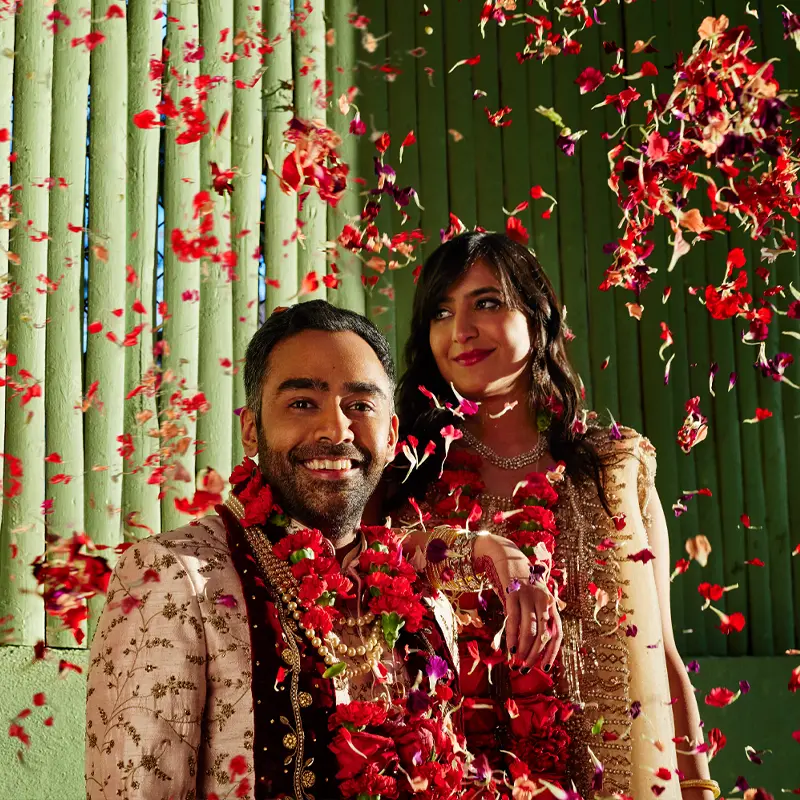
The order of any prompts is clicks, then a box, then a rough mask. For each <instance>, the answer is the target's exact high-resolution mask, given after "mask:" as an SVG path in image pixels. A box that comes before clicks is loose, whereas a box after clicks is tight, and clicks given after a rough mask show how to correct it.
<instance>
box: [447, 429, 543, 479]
mask: <svg viewBox="0 0 800 800" xmlns="http://www.w3.org/2000/svg"><path fill="white" fill-rule="evenodd" d="M461 432H462V434H463V435H462V437H461V441H462V442H463V443H464V444H465V445H467V447H471V448H472V449H473V450H474V451H475V452H476V453H479V454H480V455H482V456H483V457H484V458H485V459H486V460H487V461H488V462H489V463H490V464H493V465H494V466H495V467H498V468H499V469H508V470H516V469H522V468H523V467H527V466H529V465H530V464H535V463H536V462H537V461H539V459H541V458H542V456H544V454H545V453H546V452H547V436H545V434H544V433H543V432H541V431H540V432H539V439H538V441H537V442H536V446H535V447H534V448H533V449H532V450H528V452H527V453H520V454H519V455H516V456H511V458H505V457H504V456H499V455H497V453H495V451H494V450H492V448H491V447H489V445H487V444H484V443H483V442H482V441H481V440H480V439H477V438H476V437H475V436H473V435H472V434H471V433H470V432H469V431H468V430H465V429H464V428H462V429H461Z"/></svg>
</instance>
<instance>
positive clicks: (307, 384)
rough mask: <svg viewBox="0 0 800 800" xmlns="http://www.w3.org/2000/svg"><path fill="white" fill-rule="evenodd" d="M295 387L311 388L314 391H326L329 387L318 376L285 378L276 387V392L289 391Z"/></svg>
mask: <svg viewBox="0 0 800 800" xmlns="http://www.w3.org/2000/svg"><path fill="white" fill-rule="evenodd" d="M296 389H311V390H312V391H315V392H327V391H328V390H329V389H330V386H328V384H327V382H326V381H321V380H320V379H319V378H287V379H286V380H285V381H284V382H283V383H282V384H281V385H280V386H279V387H278V389H277V391H276V394H281V393H282V392H291V391H294V390H296Z"/></svg>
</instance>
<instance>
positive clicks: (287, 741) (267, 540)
mask: <svg viewBox="0 0 800 800" xmlns="http://www.w3.org/2000/svg"><path fill="white" fill-rule="evenodd" d="M244 379H245V389H246V396H247V407H246V408H245V409H244V410H243V411H242V415H241V428H242V442H243V444H244V449H245V452H246V453H247V455H248V456H256V455H257V456H258V464H259V469H260V471H261V475H262V476H263V480H264V481H265V482H266V483H268V484H269V486H270V487H271V491H272V493H273V494H272V500H274V502H275V503H277V504H278V505H279V506H280V508H281V509H282V510H283V524H286V522H287V520H288V530H289V531H300V530H302V529H307V528H317V529H319V530H320V531H321V532H322V533H323V535H324V536H325V537H326V539H327V541H328V542H329V543H330V544H329V545H328V547H329V550H330V553H331V554H333V553H334V552H335V556H336V558H337V559H338V561H339V562H340V563H347V562H348V561H350V562H351V561H352V559H353V556H354V554H357V552H358V550H359V546H360V539H361V537H360V535H357V534H358V526H359V521H360V519H361V514H362V511H363V509H364V505H365V504H366V502H367V500H368V499H369V497H370V495H371V494H372V492H373V490H374V489H375V487H376V485H377V483H378V481H379V479H380V476H381V473H382V471H383V469H384V467H385V466H386V464H387V463H388V462H389V461H390V460H391V459H392V457H393V455H394V450H395V445H396V443H397V417H396V416H395V415H394V411H393V400H392V397H393V391H394V374H393V365H392V361H391V356H390V353H389V348H388V344H387V342H386V340H385V339H384V338H383V337H382V336H381V335H380V333H379V332H378V331H377V330H376V329H375V327H374V326H373V325H372V324H371V323H370V322H368V321H367V320H366V319H364V318H363V317H361V316H359V315H357V314H354V313H352V312H349V311H343V310H339V309H336V308H334V307H333V306H330V305H328V304H327V303H325V302H323V301H314V302H310V303H305V304H302V305H298V306H295V307H293V308H290V309H287V310H284V311H281V312H280V313H276V314H274V315H273V316H272V317H270V319H269V320H268V321H267V322H266V323H265V324H264V325H263V326H262V328H261V329H260V330H259V331H258V333H256V335H255V336H254V337H253V339H252V341H251V342H250V345H249V347H248V350H247V355H246V363H245V369H244ZM256 474H257V473H256V472H253V475H254V476H255V475H256ZM236 475H239V477H241V476H242V475H244V476H245V477H247V470H246V469H245V470H243V469H242V468H237V470H236V471H235V472H234V476H236ZM253 480H255V478H253ZM260 480H261V476H258V479H257V480H256V482H255V483H248V484H247V485H248V486H250V487H251V489H252V487H253V486H258V485H259V481H260ZM264 496H265V495H264V494H263V492H261V494H258V493H254V492H252V491H250V492H249V494H248V493H247V490H246V491H245V492H241V493H239V494H238V495H237V497H235V498H232V499H231V500H229V501H228V503H227V504H226V506H219V507H218V511H219V515H214V516H208V517H204V518H202V519H200V520H197V521H195V522H193V523H191V524H190V525H187V526H185V527H183V528H179V529H178V530H174V531H170V532H168V533H162V534H160V535H158V536H154V537H151V538H149V539H145V540H142V541H140V542H138V543H137V544H136V545H134V546H133V547H130V548H129V549H128V550H127V551H126V552H125V553H124V555H123V556H122V557H121V559H120V561H119V563H118V565H117V567H116V570H115V572H114V576H113V578H112V580H111V583H110V586H109V591H108V596H107V603H106V607H105V609H104V611H103V613H102V615H101V618H100V620H99V624H98V628H97V632H96V634H95V637H94V640H93V644H92V653H91V665H90V670H89V685H88V696H87V722H86V725H87V740H86V796H87V800H101V799H102V800H111V798H122V800H167V799H168V798H169V799H170V800H209V799H210V798H214V797H217V798H223V797H225V798H227V797H234V796H235V797H244V798H255V800H266V798H283V797H291V798H296V800H302V799H303V798H306V797H310V796H311V795H312V793H313V795H314V796H315V797H316V798H318V800H325V799H326V798H334V797H338V796H339V790H338V781H337V779H336V777H335V776H336V772H337V763H336V759H335V758H334V755H333V753H332V750H331V748H330V741H331V739H330V734H329V733H328V724H327V723H328V717H329V715H330V713H331V711H332V707H333V705H334V701H336V702H337V703H338V702H339V701H341V700H342V698H343V699H344V700H345V701H347V700H349V699H352V697H351V696H350V694H349V693H350V692H351V691H355V689H356V687H357V686H358V687H360V689H359V691H360V692H362V695H363V692H365V691H366V692H369V691H373V692H374V691H375V690H374V689H371V688H370V686H369V685H367V688H366V689H365V684H364V683H363V681H362V682H361V683H360V684H358V683H357V682H356V681H355V679H353V681H352V682H349V681H348V680H346V679H341V678H339V679H337V680H335V681H334V680H330V679H329V678H328V677H324V676H323V671H324V670H325V665H322V662H321V660H320V659H319V658H318V657H317V654H316V653H315V652H314V648H313V647H311V645H314V646H315V647H317V648H318V649H320V648H319V646H318V644H315V642H318V641H319V640H317V639H314V640H312V641H309V642H304V641H303V637H302V636H300V635H298V633H297V632H296V631H295V630H294V629H292V628H291V619H290V617H289V616H288V613H289V612H291V611H292V605H291V603H288V604H287V603H285V602H284V601H285V599H286V595H285V592H284V590H283V589H282V588H281V587H280V586H279V579H278V577H276V575H277V573H275V574H273V571H272V570H271V568H270V567H269V563H270V562H269V561H262V560H261V556H262V555H263V554H262V552H261V551H262V550H263V549H264V548H266V550H267V551H268V552H267V556H265V557H269V556H270V554H272V556H273V557H274V553H273V551H272V550H271V547H272V544H274V543H276V542H277V541H279V540H280V539H281V537H283V536H285V535H286V531H287V528H280V527H278V526H277V525H276V524H273V523H272V522H265V523H264V525H263V527H261V528H259V527H258V526H257V525H256V526H255V527H254V526H253V519H255V518H257V517H259V515H260V517H261V518H263V520H266V518H267V517H268V516H269V509H270V506H269V502H267V507H266V511H264V509H262V508H260V506H259V502H261V501H262V500H263V497H264ZM262 512H263V513H262ZM237 517H238V519H237ZM243 517H244V518H245V527H243V525H242V524H240V522H239V519H241V518H243ZM269 519H270V520H274V519H275V517H274V516H271V517H269ZM254 531H256V533H255V534H254ZM259 537H260V538H259ZM275 552H277V550H276V551H275ZM265 564H266V566H265ZM282 592H284V593H283V600H282V599H281V594H282ZM434 605H436V609H435V610H434V616H435V617H436V619H437V621H439V622H440V624H442V623H444V626H443V627H445V628H446V629H447V637H448V644H449V645H450V647H445V646H444V644H443V642H444V639H443V638H442V637H441V636H439V635H438V630H437V628H436V626H433V630H427V631H426V633H428V634H429V636H430V638H429V640H428V641H430V642H433V643H434V645H435V647H436V650H437V652H439V653H440V654H441V655H442V656H445V657H446V658H447V659H448V664H451V665H452V666H453V667H454V664H453V662H452V661H451V660H449V659H450V658H451V656H450V652H452V651H451V650H450V648H451V647H452V642H451V641H450V639H451V638H452V618H450V617H448V616H447V611H449V607H447V608H445V606H446V604H445V606H442V605H440V604H434ZM295 607H296V604H295ZM295 619H297V612H295ZM306 632H307V633H308V631H306ZM400 647H401V646H400V644H399V643H398V645H397V646H396V649H395V651H394V655H395V658H394V659H390V660H393V661H394V663H395V664H398V663H399V664H400V665H402V664H403V662H404V657H407V656H408V653H409V652H413V645H412V646H411V647H409V644H408V642H406V644H405V645H403V647H404V649H402V650H401V649H400ZM355 649H356V648H353V650H355ZM361 649H363V648H361ZM344 650H348V648H347V646H346V644H345V645H344ZM322 652H323V650H322V649H320V653H322ZM390 655H391V652H390ZM398 655H399V656H400V657H399V658H398V657H397V656H398ZM334 662H335V658H334V656H333V655H327V656H326V659H325V664H332V663H334ZM376 668H377V667H376ZM365 669H370V667H367V668H365ZM381 669H382V667H381ZM401 669H402V667H401ZM453 671H454V674H457V669H454V670H453ZM379 674H380V676H381V683H382V684H385V683H387V682H389V683H390V682H391V681H392V680H400V679H401V676H399V675H397V674H392V667H391V666H390V667H389V669H388V672H387V671H384V672H383V673H380V672H379ZM334 683H335V687H334ZM334 695H335V697H334ZM360 699H371V698H369V696H366V697H364V696H362V697H360Z"/></svg>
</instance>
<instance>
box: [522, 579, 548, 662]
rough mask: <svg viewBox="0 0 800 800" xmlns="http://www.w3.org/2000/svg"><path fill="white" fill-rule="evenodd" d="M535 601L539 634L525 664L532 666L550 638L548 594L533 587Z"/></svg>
mask: <svg viewBox="0 0 800 800" xmlns="http://www.w3.org/2000/svg"><path fill="white" fill-rule="evenodd" d="M532 594H533V598H534V600H533V602H534V612H533V613H534V615H535V618H536V630H537V636H536V638H535V640H534V643H533V647H532V648H531V651H530V653H529V654H528V658H527V659H526V664H525V666H527V667H532V666H533V665H534V664H535V663H536V662H537V660H538V659H539V657H540V656H541V654H542V651H543V650H544V647H545V645H546V644H548V642H549V640H550V633H549V631H550V627H551V622H550V619H551V617H550V601H549V597H548V595H547V594H546V593H545V592H543V591H541V590H536V589H533V592H532Z"/></svg>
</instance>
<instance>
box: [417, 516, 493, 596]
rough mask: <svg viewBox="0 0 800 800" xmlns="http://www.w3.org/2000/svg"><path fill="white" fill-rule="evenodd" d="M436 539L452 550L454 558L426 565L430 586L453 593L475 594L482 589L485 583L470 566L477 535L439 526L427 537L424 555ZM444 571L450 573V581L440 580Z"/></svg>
mask: <svg viewBox="0 0 800 800" xmlns="http://www.w3.org/2000/svg"><path fill="white" fill-rule="evenodd" d="M436 538H438V539H441V540H442V541H443V542H444V543H445V544H446V545H447V548H448V550H452V552H453V555H454V557H452V558H446V559H444V560H443V561H441V562H438V563H435V564H430V563H429V564H427V566H426V568H425V572H426V575H427V577H428V582H429V583H430V585H431V586H432V587H433V588H434V589H441V590H443V591H445V592H453V593H458V592H477V591H480V590H481V589H482V588H484V587H485V586H486V583H485V582H484V581H482V580H481V579H480V578H479V577H478V576H477V575H476V574H475V570H474V568H473V565H472V549H473V546H474V544H475V539H476V538H477V534H476V533H474V532H472V531H465V530H462V529H459V528H452V527H450V526H448V525H440V526H438V527H436V528H434V529H433V531H432V532H431V534H430V535H429V536H428V540H427V542H426V543H425V551H426V554H427V549H428V545H429V544H430V543H431V541H432V540H433V539H436ZM445 570H450V571H452V573H453V577H452V578H451V579H450V580H443V579H442V575H443V573H444V571H445Z"/></svg>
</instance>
